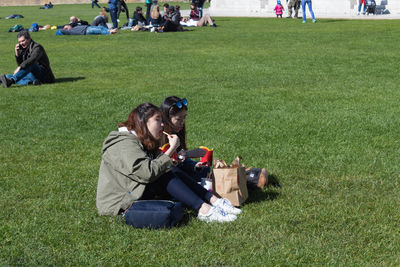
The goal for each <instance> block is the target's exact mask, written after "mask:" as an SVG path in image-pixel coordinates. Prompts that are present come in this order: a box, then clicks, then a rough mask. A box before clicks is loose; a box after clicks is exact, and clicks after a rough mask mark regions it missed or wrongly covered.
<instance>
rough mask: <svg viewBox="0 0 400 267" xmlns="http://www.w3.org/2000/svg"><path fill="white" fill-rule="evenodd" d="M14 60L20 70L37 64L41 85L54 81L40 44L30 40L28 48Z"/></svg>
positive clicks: (47, 59)
mask: <svg viewBox="0 0 400 267" xmlns="http://www.w3.org/2000/svg"><path fill="white" fill-rule="evenodd" d="M15 58H16V60H17V64H18V66H20V67H21V69H25V68H27V67H29V66H31V65H33V64H35V63H36V64H38V65H39V66H40V68H41V70H42V77H40V79H39V80H40V82H41V83H53V82H54V81H55V78H54V74H53V72H52V71H51V68H50V61H49V58H48V57H47V54H46V51H45V50H44V48H43V46H41V45H40V44H38V43H35V42H34V41H33V40H32V41H31V43H30V44H29V46H28V47H27V48H25V49H23V50H22V51H21V53H20V54H19V56H16V57H15Z"/></svg>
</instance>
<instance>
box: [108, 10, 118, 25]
mask: <svg viewBox="0 0 400 267" xmlns="http://www.w3.org/2000/svg"><path fill="white" fill-rule="evenodd" d="M117 12H118V10H117V9H116V8H112V9H111V8H110V17H111V21H112V23H113V29H115V28H118V16H117Z"/></svg>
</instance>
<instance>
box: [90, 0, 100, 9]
mask: <svg viewBox="0 0 400 267" xmlns="http://www.w3.org/2000/svg"><path fill="white" fill-rule="evenodd" d="M95 5H96V6H97V7H98V8H100V6H99V4H97V0H92V8H93V7H94V6H95Z"/></svg>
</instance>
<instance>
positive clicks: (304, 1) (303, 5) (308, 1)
mask: <svg viewBox="0 0 400 267" xmlns="http://www.w3.org/2000/svg"><path fill="white" fill-rule="evenodd" d="M306 4H307V5H308V10H309V11H310V14H311V17H312V19H313V20H315V16H314V12H313V10H312V2H311V0H301V9H302V10H303V21H305V20H306Z"/></svg>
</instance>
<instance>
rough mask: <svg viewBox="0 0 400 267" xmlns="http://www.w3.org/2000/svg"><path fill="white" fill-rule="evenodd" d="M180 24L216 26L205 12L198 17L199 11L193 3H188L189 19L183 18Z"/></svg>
mask: <svg viewBox="0 0 400 267" xmlns="http://www.w3.org/2000/svg"><path fill="white" fill-rule="evenodd" d="M181 24H182V25H184V26H189V27H193V26H194V27H203V26H207V24H210V27H217V25H216V24H215V23H214V21H213V20H212V19H211V17H210V15H208V14H205V15H204V16H203V17H200V12H199V10H198V9H197V7H196V5H195V4H194V3H191V4H190V14H189V19H184V20H183V22H182V23H181Z"/></svg>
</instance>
